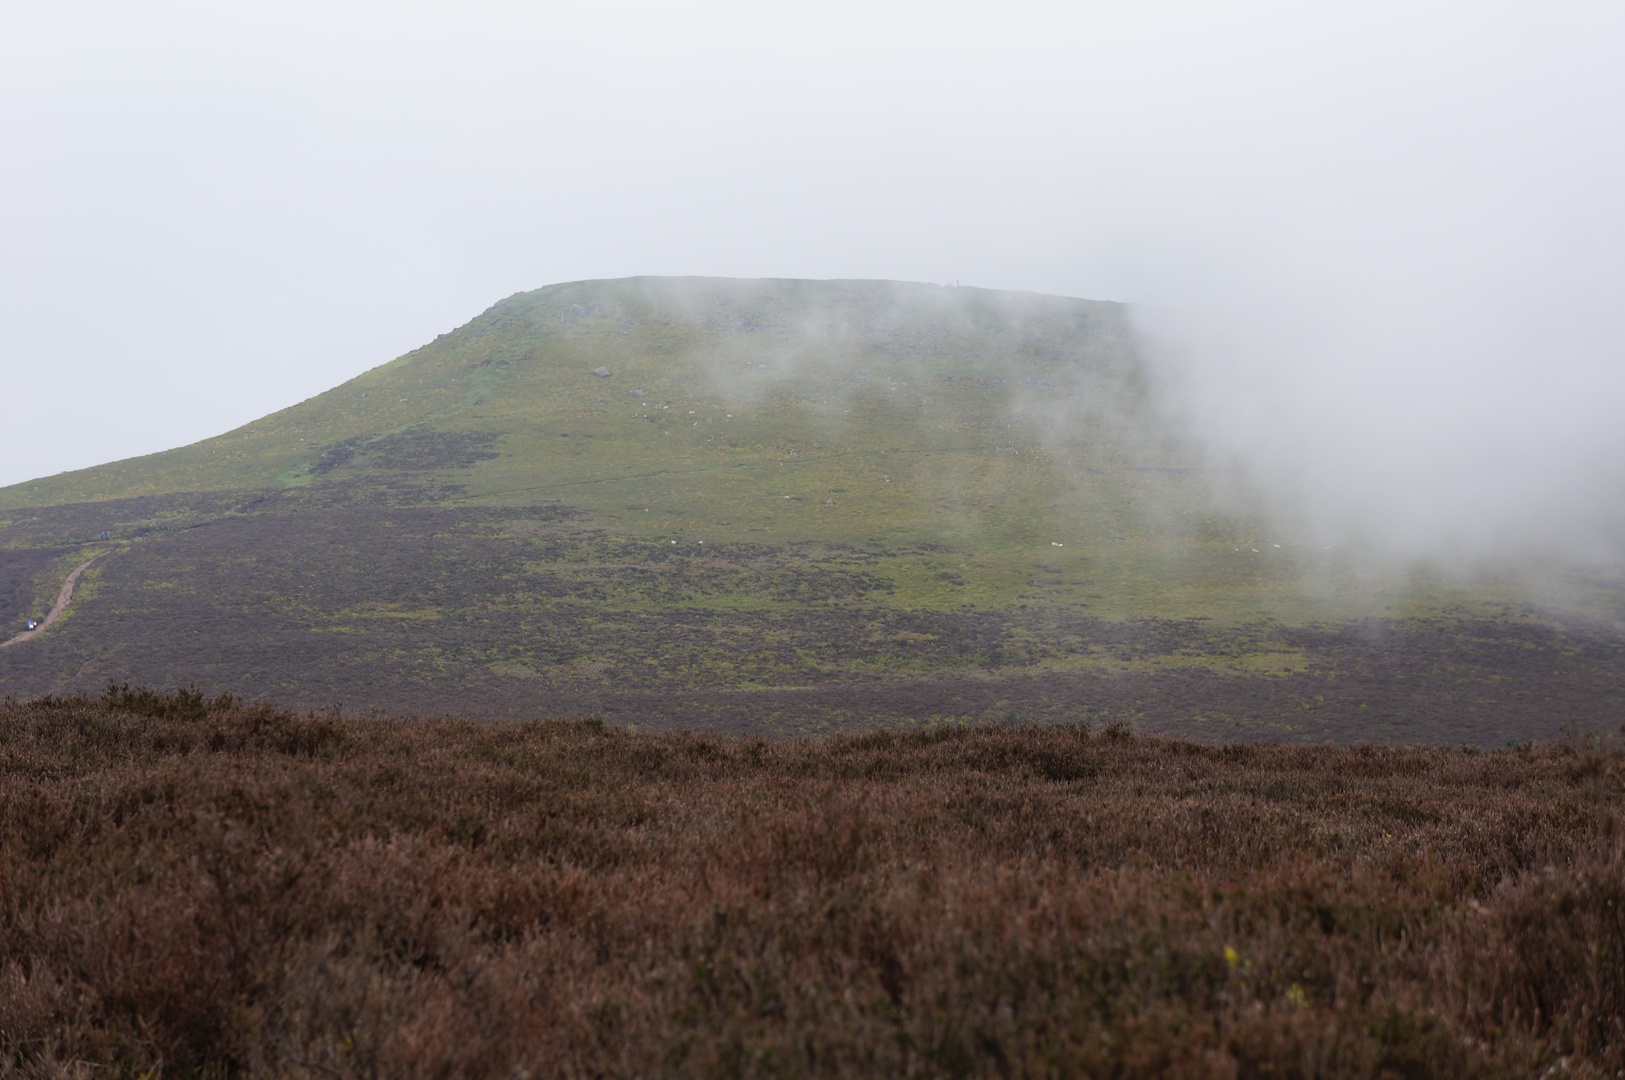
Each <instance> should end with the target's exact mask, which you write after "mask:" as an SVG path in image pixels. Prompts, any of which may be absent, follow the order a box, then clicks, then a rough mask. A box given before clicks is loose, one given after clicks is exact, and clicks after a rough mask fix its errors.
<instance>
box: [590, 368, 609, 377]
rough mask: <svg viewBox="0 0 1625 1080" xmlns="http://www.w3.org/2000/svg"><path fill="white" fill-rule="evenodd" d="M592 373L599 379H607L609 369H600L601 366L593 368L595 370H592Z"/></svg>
mask: <svg viewBox="0 0 1625 1080" xmlns="http://www.w3.org/2000/svg"><path fill="white" fill-rule="evenodd" d="M592 373H593V374H594V375H596V376H598V377H599V378H600V379H607V378H609V368H607V367H602V366H600V367H595V368H593V369H592Z"/></svg>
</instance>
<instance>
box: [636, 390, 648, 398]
mask: <svg viewBox="0 0 1625 1080" xmlns="http://www.w3.org/2000/svg"><path fill="white" fill-rule="evenodd" d="M632 396H633V397H648V396H649V395H648V394H647V393H645V392H644V391H643V390H642V389H638V390H634V391H632Z"/></svg>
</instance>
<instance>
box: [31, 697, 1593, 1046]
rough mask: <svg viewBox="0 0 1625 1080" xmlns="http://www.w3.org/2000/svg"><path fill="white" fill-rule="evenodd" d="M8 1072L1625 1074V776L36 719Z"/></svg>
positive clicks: (253, 713) (219, 719) (394, 728)
mask: <svg viewBox="0 0 1625 1080" xmlns="http://www.w3.org/2000/svg"><path fill="white" fill-rule="evenodd" d="M0 770H3V776H0V1074H4V1075H45V1076H98V1075H106V1074H111V1075H144V1076H156V1075H163V1076H187V1075H197V1074H205V1075H253V1076H259V1075H275V1076H313V1077H348V1076H386V1077H394V1076H445V1077H459V1076H476V1077H477V1076H508V1075H529V1076H658V1075H735V1076H775V1075H787V1076H799V1075H857V1076H875V1075H921V1076H939V1075H1011V1076H1030V1075H1090V1076H1146V1075H1167V1076H1204V1077H1206V1076H1414V1077H1423V1076H1427V1077H1433V1076H1536V1075H1541V1074H1543V1073H1544V1074H1547V1075H1553V1076H1559V1075H1572V1076H1596V1077H1603V1076H1610V1077H1611V1076H1619V1075H1621V1074H1622V1070H1625V829H1622V821H1621V815H1622V813H1625V802H1622V799H1621V796H1622V793H1625V750H1622V749H1621V747H1620V746H1619V745H1618V743H1617V742H1614V743H1606V744H1605V743H1600V742H1596V741H1591V740H1582V739H1574V740H1568V741H1565V742H1563V743H1560V744H1555V745H1550V746H1540V747H1529V746H1524V747H1518V748H1513V749H1507V750H1502V751H1497V752H1475V751H1471V750H1459V751H1457V750H1447V749H1427V748H1409V749H1394V748H1361V747H1354V748H1332V747H1321V748H1304V747H1291V748H1288V747H1279V746H1268V745H1247V746H1222V747H1215V746H1199V745H1195V744H1192V743H1186V742H1174V741H1166V740H1161V739H1151V738H1141V737H1136V736H1133V735H1130V734H1129V733H1128V732H1126V731H1125V730H1122V729H1119V728H1108V729H1105V730H1095V731H1091V730H1088V729H1086V728H1083V727H1041V728H1040V727H1021V728H1007V729H996V728H986V727H983V728H944V729H938V730H934V731H929V732H916V733H909V734H886V733H881V734H871V735H843V736H838V737H833V738H829V739H825V740H793V741H789V740H787V741H776V742H774V741H765V740H761V739H750V738H727V737H720V736H694V735H689V734H658V735H649V734H636V733H631V732H628V731H624V730H615V729H610V728H606V727H603V726H602V725H599V724H596V723H593V722H534V723H491V724H475V723H467V722H437V723H429V722H399V721H390V720H382V719H376V718H373V719H358V718H342V717H338V716H327V717H323V716H319V715H312V714H305V715H299V714H294V713H290V712H285V711H279V710H276V709H273V708H270V707H268V706H248V707H244V706H241V705H239V704H236V703H232V702H230V701H229V700H226V699H221V700H217V701H205V700H203V699H202V698H201V697H200V696H198V695H196V694H190V693H180V694H173V695H158V694H152V693H147V692H144V691H130V690H126V689H110V690H109V691H108V693H107V694H106V695H105V696H104V697H103V698H102V699H101V700H89V699H82V698H74V699H45V700H40V701H35V702H31V703H17V702H7V703H6V704H5V705H3V706H0Z"/></svg>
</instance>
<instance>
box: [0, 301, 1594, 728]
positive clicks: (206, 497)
mask: <svg viewBox="0 0 1625 1080" xmlns="http://www.w3.org/2000/svg"><path fill="white" fill-rule="evenodd" d="M1240 488H1241V484H1240V480H1239V478H1237V477H1233V476H1230V475H1228V474H1226V473H1224V472H1222V471H1219V470H1215V469H1213V468H1211V467H1210V464H1209V463H1208V462H1206V461H1204V459H1203V458H1202V457H1201V456H1200V455H1199V454H1198V453H1197V452H1196V451H1195V450H1194V448H1192V447H1191V446H1189V445H1187V444H1186V443H1185V442H1184V441H1183V440H1182V439H1181V438H1180V436H1179V433H1178V432H1177V431H1175V430H1172V429H1171V428H1170V426H1169V425H1168V423H1167V422H1166V421H1165V420H1164V419H1162V418H1161V416H1160V415H1159V413H1158V411H1157V409H1156V408H1155V402H1154V401H1153V400H1152V399H1151V397H1150V391H1149V388H1148V382H1147V378H1146V374H1145V372H1144V370H1143V368H1142V366H1141V364H1140V362H1139V360H1138V358H1137V356H1136V353H1135V350H1134V347H1133V341H1132V335H1131V333H1130V329H1129V326H1128V323H1127V320H1126V317H1125V313H1124V311H1123V309H1122V308H1121V307H1120V306H1118V305H1115V304H1107V303H1098V302H1093V301H1086V300H1073V299H1065V298H1058V297H1045V296H1036V295H1028V294H1014V293H998V292H990V291H986V290H980V289H962V288H952V289H949V288H940V287H936V286H927V285H910V284H899V283H891V282H862V281H832V282H808V281H726V280H714V279H643V278H639V279H629V280H624V281H600V282H576V283H570V284H564V285H556V286H551V287H549V288H545V289H541V290H537V291H535V292H530V293H523V294H519V295H517V296H513V297H510V298H509V299H507V300H505V301H503V302H501V303H500V304H497V305H496V306H495V307H493V308H491V309H490V310H489V311H487V312H485V313H484V314H482V315H480V316H479V317H478V318H476V319H474V320H473V321H472V322H470V323H468V324H467V325H465V326H463V327H461V328H459V329H457V330H455V331H452V332H451V333H448V334H445V335H442V336H441V337H439V338H437V339H436V340H435V341H434V342H432V343H430V344H428V345H426V346H424V347H423V348H421V349H418V350H416V351H414V352H412V353H409V354H407V355H406V356H403V357H401V358H399V359H398V360H395V361H393V362H391V363H388V364H385V365H383V366H381V367H378V368H375V369H373V370H372V371H369V372H367V373H365V374H363V375H361V376H359V377H357V378H355V379H353V380H351V381H350V382H347V383H345V384H343V385H342V386H339V387H336V388H334V389H333V390H330V391H328V392H327V393H325V394H322V395H319V396H317V397H315V398H312V399H310V400H309V401H306V402H302V403H300V404H299V405H296V406H293V407H292V408H288V409H284V410H282V411H281V412H277V413H274V414H272V415H270V416H267V417H265V418H264V419H262V420H258V421H255V422H254V423H251V424H248V425H245V426H244V427H242V428H239V429H237V430H236V431H232V432H228V433H226V434H224V435H221V436H218V437H216V438H213V439H208V440H205V441H203V442H200V443H197V444H194V445H192V446H188V447H183V448H180V449H177V450H171V451H167V452H165V453H162V454H154V455H150V456H147V457H143V458H136V459H131V460H129V461H123V462H116V463H113V464H110V465H105V466H100V467H97V468H94V469H86V470H81V471H79V472H74V473H67V474H63V475H61V476H56V477H50V478H46V479H41V480H36V481H31V482H29V483H26V484H20V485H15V486H13V487H10V488H6V489H0V601H4V602H5V603H7V604H8V605H10V606H9V607H8V608H7V610H5V611H0V622H3V623H4V625H0V630H4V631H7V632H8V633H9V630H10V629H11V624H12V623H18V624H19V625H20V623H21V620H22V619H23V618H24V617H26V616H28V615H30V614H31V613H33V611H34V610H35V609H37V608H38V607H39V605H40V603H41V602H42V598H45V597H46V596H48V595H51V596H54V595H55V591H56V589H57V587H58V586H59V585H60V583H61V576H62V574H64V573H65V569H64V568H71V566H72V565H77V563H78V562H83V561H84V559H85V558H88V557H89V555H90V554H94V553H95V551H97V550H103V549H111V550H112V551H113V555H112V556H110V557H109V558H107V559H104V560H101V561H100V562H98V563H97V564H96V565H95V566H94V567H92V569H91V570H90V571H89V572H87V574H86V578H85V581H84V582H83V583H82V584H81V587H80V589H79V592H78V593H76V595H75V599H74V602H73V606H72V607H71V608H70V610H69V612H68V613H67V615H66V616H65V617H64V619H63V620H62V621H61V622H60V623H59V624H57V625H56V626H53V627H52V628H51V629H50V630H49V631H48V632H47V633H46V634H43V635H41V636H40V637H39V638H37V639H33V640H30V641H28V642H25V643H22V644H19V645H18V646H16V647H13V648H11V649H8V650H6V651H5V655H4V656H3V657H0V693H20V694H30V693H41V692H47V691H56V690H62V689H67V688H70V687H74V688H91V689H94V688H95V687H96V685H98V684H99V683H100V682H101V681H104V680H106V679H109V678H114V679H125V678H128V679H133V680H137V681H140V682H144V683H149V684H150V683H158V684H168V683H185V682H191V681H194V680H196V681H200V682H203V683H206V684H207V686H206V689H210V690H213V691H218V690H232V691H235V692H238V693H242V694H248V695H250V696H252V695H256V694H268V695H271V696H274V697H275V698H277V699H278V700H279V701H283V702H288V703H310V704H317V705H320V704H326V703H330V702H333V701H344V702H347V703H349V704H352V705H358V706H368V705H378V706H380V707H387V708H390V709H393V710H397V711H425V712H455V711H468V712H474V713H486V714H490V713H499V712H509V713H514V712H518V713H522V712H526V711H531V710H541V711H550V712H557V711H560V710H565V711H580V712H600V713H604V714H605V715H609V716H611V717H613V718H616V719H620V720H625V721H628V722H643V723H648V724H651V725H659V724H662V723H675V722H683V723H692V724H707V723H714V724H722V725H725V726H730V727H734V728H741V727H743V728H752V727H756V728H765V729H781V730H791V729H794V730H817V729H820V728H822V727H827V726H831V725H834V726H842V725H848V724H853V723H859V724H867V723H871V722H874V721H876V720H882V721H885V720H897V719H902V720H907V721H911V722H929V721H938V720H952V719H964V718H970V717H980V718H987V717H994V718H998V719H1008V718H1022V717H1058V716H1068V715H1076V714H1078V713H1080V712H1089V711H1091V710H1093V711H1096V712H1099V711H1102V710H1115V711H1118V712H1121V713H1123V714H1124V716H1125V718H1127V719H1136V718H1137V719H1138V720H1139V721H1140V722H1142V723H1145V724H1157V725H1162V726H1165V727H1167V726H1170V725H1171V726H1172V727H1173V728H1176V729H1179V730H1185V729H1189V730H1193V731H1194V730H1211V731H1214V732H1230V733H1242V734H1252V735H1260V734H1269V735H1281V736H1285V737H1302V738H1324V737H1337V738H1350V737H1362V736H1364V735H1367V734H1372V733H1374V734H1372V737H1384V738H1387V737H1401V736H1402V735H1403V733H1404V732H1406V731H1407V730H1412V729H1416V730H1424V729H1425V730H1428V731H1434V732H1435V733H1436V734H1437V733H1438V732H1441V731H1445V730H1447V729H1448V731H1449V732H1450V734H1449V737H1450V738H1451V739H1456V738H1459V737H1467V736H1471V737H1474V738H1477V737H1480V736H1482V737H1491V736H1493V737H1496V738H1500V737H1505V736H1507V735H1516V734H1518V733H1520V732H1522V731H1524V730H1526V729H1527V727H1528V723H1533V721H1526V719H1525V718H1524V717H1523V713H1522V712H1520V711H1519V709H1520V708H1522V706H1520V705H1519V704H1518V700H1519V699H1516V698H1514V697H1509V696H1508V695H1507V694H1506V693H1505V692H1504V690H1505V687H1504V686H1502V685H1501V681H1502V680H1503V679H1504V675H1505V673H1506V671H1508V670H1513V669H1516V670H1518V671H1523V672H1524V673H1525V675H1526V676H1527V679H1528V680H1533V681H1532V682H1529V683H1528V686H1530V687H1534V689H1533V690H1531V691H1529V692H1532V693H1534V694H1535V695H1536V697H1537V699H1539V700H1546V699H1548V698H1550V699H1551V700H1553V701H1555V700H1558V699H1559V698H1561V699H1562V701H1563V702H1564V704H1563V706H1562V708H1561V709H1559V710H1557V711H1556V712H1553V711H1551V710H1547V711H1546V713H1544V714H1543V717H1542V718H1541V719H1540V721H1539V723H1538V724H1537V725H1536V726H1541V727H1542V728H1543V729H1544V728H1546V727H1550V726H1551V725H1552V724H1555V723H1557V722H1560V721H1561V720H1564V719H1566V720H1568V721H1570V722H1573V723H1576V724H1580V725H1585V724H1590V723H1592V722H1593V720H1594V719H1596V718H1600V717H1601V716H1602V714H1603V712H1604V711H1606V710H1607V709H1609V708H1613V707H1615V705H1616V704H1617V703H1618V702H1619V701H1620V700H1621V693H1620V686H1621V680H1620V679H1619V678H1618V674H1619V670H1618V667H1617V665H1618V663H1619V650H1618V648H1617V642H1616V641H1615V637H1612V636H1609V635H1603V637H1601V638H1598V637H1597V635H1596V634H1595V633H1591V632H1585V633H1582V632H1581V631H1580V630H1579V629H1578V624H1574V623H1554V622H1552V621H1551V620H1550V619H1548V618H1544V617H1541V616H1540V615H1539V613H1538V612H1536V611H1535V610H1534V609H1533V608H1532V607H1531V605H1530V604H1529V602H1528V599H1527V597H1526V596H1524V595H1523V594H1522V593H1521V592H1520V591H1519V590H1518V589H1517V588H1515V587H1513V586H1512V585H1510V584H1508V583H1501V584H1496V583H1485V582H1478V583H1475V584H1474V585H1473V586H1472V587H1471V588H1466V587H1463V586H1459V585H1456V586H1450V585H1446V584H1442V583H1441V582H1440V581H1438V580H1435V579H1434V578H1431V577H1429V576H1427V575H1423V576H1420V577H1417V576H1414V575H1411V574H1404V575H1395V574H1393V573H1391V572H1390V573H1388V574H1387V575H1383V574H1377V573H1375V572H1373V571H1371V570H1370V569H1369V568H1366V569H1364V570H1362V569H1360V568H1359V564H1358V560H1357V558H1356V554H1357V553H1350V552H1345V551H1328V550H1324V549H1322V547H1321V546H1320V545H1313V546H1311V545H1309V544H1308V543H1306V542H1305V541H1304V540H1303V539H1302V538H1301V537H1299V536H1297V535H1295V534H1294V533H1293V532H1292V531H1291V529H1290V527H1288V526H1285V525H1282V524H1280V523H1271V522H1267V521H1265V520H1264V519H1262V518H1260V517H1257V516H1255V515H1249V514H1245V513H1241V512H1238V511H1236V510H1235V509H1234V507H1237V506H1243V505H1246V504H1245V501H1244V499H1240V498H1238V497H1237V496H1238V494H1244V492H1240V490H1239V489H1240ZM104 532H105V533H107V534H108V535H109V539H108V540H107V541H105V542H102V541H99V540H98V539H97V538H98V537H100V536H101V535H102V534H103V533H104ZM1575 595H1576V596H1578V597H1579V600H1578V601H1576V602H1575V603H1573V604H1571V605H1570V610H1571V611H1574V612H1577V613H1583V612H1585V611H1588V610H1591V609H1593V608H1595V609H1598V610H1604V611H1617V610H1620V609H1621V605H1620V604H1619V603H1618V597H1619V595H1620V592H1619V589H1618V585H1617V583H1614V582H1600V583H1592V584H1591V585H1588V586H1587V589H1586V590H1581V592H1580V593H1576V594H1575ZM1599 597H1600V600H1599V599H1598V598H1599ZM1587 604H1590V605H1591V607H1590V608H1588V607H1587V606H1586V605H1587ZM1610 605H1612V606H1610ZM1372 620H1375V621H1372ZM1357 625H1358V626H1364V627H1365V629H1364V630H1361V631H1359V632H1358V633H1356V632H1353V631H1352V630H1351V629H1350V628H1351V627H1355V626H1357ZM1588 650H1589V651H1588ZM1509 665H1511V667H1509ZM1424 670H1425V671H1430V672H1434V673H1437V674H1438V679H1442V680H1444V681H1443V682H1441V681H1438V679H1435V680H1434V681H1432V682H1429V683H1428V684H1427V685H1426V686H1417V687H1416V692H1414V693H1413V692H1412V691H1411V689H1410V688H1407V687H1404V686H1401V687H1399V688H1398V689H1396V683H1398V682H1399V681H1402V680H1404V679H1412V678H1417V677H1419V676H1421V673H1422V672H1423V671H1424ZM1446 685H1454V686H1456V687H1457V689H1458V690H1459V691H1460V692H1461V693H1462V694H1465V695H1466V700H1470V701H1474V702H1478V704H1476V705H1473V706H1471V708H1470V710H1469V711H1468V712H1466V713H1463V712H1461V711H1460V710H1458V709H1456V707H1455V705H1454V703H1453V699H1452V698H1451V695H1449V694H1444V693H1443V687H1445V686H1446ZM1328 694H1329V695H1330V696H1329V697H1328ZM1418 694H1421V695H1422V697H1421V698H1419V697H1418V696H1417V695H1418ZM1428 695H1432V696H1431V697H1429V696H1428ZM1423 698H1425V699H1426V700H1425V701H1424V700H1423ZM1328 702H1329V704H1328ZM1418 702H1421V704H1418ZM1525 711H1527V710H1525ZM1597 722H1600V719H1599V720H1597ZM1458 729H1459V730H1458Z"/></svg>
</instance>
